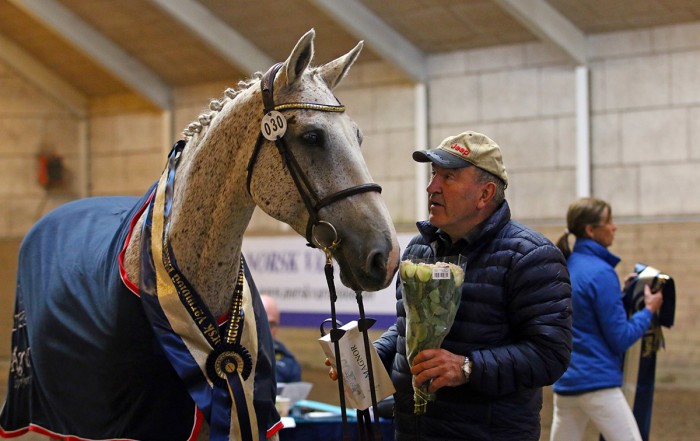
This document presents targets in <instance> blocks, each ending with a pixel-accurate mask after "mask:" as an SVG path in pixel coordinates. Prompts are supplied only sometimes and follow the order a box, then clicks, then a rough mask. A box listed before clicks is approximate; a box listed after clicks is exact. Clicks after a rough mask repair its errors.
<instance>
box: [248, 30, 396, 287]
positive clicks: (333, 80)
mask: <svg viewBox="0 0 700 441" xmlns="http://www.w3.org/2000/svg"><path fill="white" fill-rule="evenodd" d="M314 35H315V34H314V31H313V30H311V31H309V32H308V33H306V34H305V35H304V36H303V37H302V38H301V39H300V40H299V42H298V43H297V45H296V46H295V47H294V49H293V50H292V52H291V54H290V55H289V57H288V58H287V60H286V61H285V62H284V63H282V64H281V65H279V66H277V67H276V68H273V69H272V70H271V71H269V72H268V74H266V77H264V78H263V80H262V81H263V84H262V87H263V94H264V93H265V88H266V87H269V90H267V93H268V94H269V97H267V99H268V101H269V102H268V103H265V107H266V109H265V111H266V112H269V111H271V110H275V109H279V111H280V114H277V115H278V118H279V117H280V115H281V118H283V121H282V123H286V130H284V132H283V133H282V136H281V137H280V139H275V137H274V136H270V137H269V138H270V139H269V140H268V139H262V138H261V140H260V142H259V145H258V146H257V147H258V149H259V150H258V151H256V152H254V153H253V155H254V157H253V160H251V161H250V163H249V167H248V179H249V192H250V195H251V197H252V198H253V200H254V202H255V204H256V205H257V206H258V207H260V208H261V209H262V210H263V211H265V212H266V213H267V214H269V215H270V216H272V217H274V218H276V219H278V220H280V221H282V222H285V223H287V224H289V225H290V226H291V227H292V228H293V229H294V230H295V231H297V232H298V233H299V234H301V235H302V236H305V237H306V238H307V240H309V242H310V243H311V244H312V245H314V246H317V247H319V248H325V251H327V252H330V253H332V256H333V257H334V258H335V259H336V261H337V262H338V264H339V266H340V271H341V273H340V275H341V280H342V281H343V283H344V284H345V285H346V286H348V287H349V288H351V289H353V290H366V291H375V290H378V289H381V288H384V287H386V286H387V285H388V284H389V283H390V282H391V279H392V277H393V275H394V272H395V271H396V268H397V263H398V257H399V247H398V243H397V239H396V233H395V230H394V226H393V223H392V221H391V218H390V216H389V213H388V210H387V208H386V205H385V204H384V201H383V199H382V197H381V195H380V194H379V191H381V188H380V187H379V186H377V185H376V184H373V183H372V180H371V177H370V174H369V171H368V170H367V166H366V164H365V161H364V158H363V156H362V152H361V150H360V145H361V143H362V132H361V131H360V129H359V127H358V126H357V124H355V122H354V121H353V120H352V119H351V118H350V117H349V116H348V115H347V114H346V113H344V107H343V106H342V105H341V104H340V103H339V102H338V100H337V98H336V97H335V96H334V95H333V89H334V88H335V87H336V86H337V85H338V84H339V83H340V81H341V80H342V79H343V77H344V76H345V75H346V74H347V72H348V70H349V69H350V67H351V66H352V64H353V63H354V62H355V60H356V59H357V57H358V55H359V54H360V51H361V49H362V42H360V43H359V44H358V45H357V46H355V48H354V49H352V50H351V51H350V52H348V53H347V54H345V55H343V56H341V57H339V58H337V59H336V60H334V61H331V62H329V63H327V64H324V65H321V66H318V67H312V66H311V61H312V59H313V54H314V46H313V40H314ZM275 72H276V75H275ZM266 80H267V81H268V82H269V85H266V84H265V81H266ZM263 124H264V123H263ZM263 130H265V127H263ZM273 135H274V134H273ZM256 156H257V157H256Z"/></svg>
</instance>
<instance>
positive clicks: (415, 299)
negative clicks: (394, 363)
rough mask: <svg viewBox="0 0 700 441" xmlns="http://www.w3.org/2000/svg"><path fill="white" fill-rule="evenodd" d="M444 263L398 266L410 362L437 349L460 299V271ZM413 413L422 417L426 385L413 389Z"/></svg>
mask: <svg viewBox="0 0 700 441" xmlns="http://www.w3.org/2000/svg"><path fill="white" fill-rule="evenodd" d="M444 260H445V261H441V262H435V263H428V262H426V261H425V260H423V261H417V262H416V261H413V260H404V261H402V262H401V264H400V265H399V276H400V278H401V285H402V287H403V301H404V307H405V309H406V354H407V356H408V362H409V364H410V365H411V366H413V359H414V358H415V356H416V355H417V354H418V353H419V352H420V351H422V350H423V349H433V348H439V347H440V345H441V344H442V341H443V340H444V339H445V336H446V335H447V333H448V332H449V330H450V328H451V327H452V323H453V322H454V318H455V314H457V309H458V308H459V300H460V298H461V295H462V289H461V287H462V282H463V281H464V270H463V269H462V267H460V266H459V265H458V264H454V263H451V262H448V261H447V260H449V259H444ZM413 399H414V402H415V406H414V410H413V411H414V413H415V414H416V415H420V414H424V413H425V411H426V406H427V404H428V401H432V400H434V399H435V396H434V395H433V394H429V393H428V383H427V382H426V383H423V384H422V385H421V386H420V387H418V388H415V389H414V395H413Z"/></svg>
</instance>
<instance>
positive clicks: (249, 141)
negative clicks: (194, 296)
mask: <svg viewBox="0 0 700 441" xmlns="http://www.w3.org/2000/svg"><path fill="white" fill-rule="evenodd" d="M253 96H255V95H253ZM239 98H240V97H239ZM258 100H259V97H258ZM239 101H240V102H239ZM261 107H262V106H261V104H257V103H255V102H254V99H252V98H251V99H248V100H245V99H240V100H239V99H237V100H236V102H235V105H234V103H229V104H228V105H227V106H225V107H224V109H222V110H221V111H220V112H219V114H218V115H217V116H216V117H215V118H214V119H213V120H212V122H211V124H210V126H209V127H208V128H207V129H206V130H205V131H203V132H202V133H201V134H199V135H197V136H195V137H194V138H193V139H192V140H190V141H189V142H188V144H187V145H186V146H185V149H184V151H183V154H182V158H181V160H180V165H179V166H178V169H177V172H176V175H175V184H174V187H175V191H174V196H173V206H172V212H171V222H170V228H169V240H170V243H171V245H172V249H173V254H174V255H175V258H176V260H177V264H178V267H179V269H180V271H181V272H182V274H184V276H185V277H186V278H187V279H188V280H189V281H190V283H191V285H192V287H193V288H194V289H195V291H196V292H197V293H198V294H199V295H200V296H201V298H202V300H203V301H204V303H205V304H206V305H207V307H208V308H209V310H210V311H211V312H212V314H214V315H215V316H219V315H222V314H225V313H226V312H227V311H228V309H229V308H230V301H231V300H230V298H231V295H232V294H233V289H234V287H235V281H236V277H237V275H238V269H239V264H240V256H241V244H242V241H243V234H244V232H245V230H246V228H247V226H248V223H249V222H250V219H251V216H252V214H253V210H254V209H255V204H254V203H253V201H252V199H251V198H250V196H249V194H248V191H247V187H246V171H247V170H246V169H247V163H248V159H249V157H250V155H251V152H252V150H253V147H254V146H255V142H256V139H257V134H258V132H259V130H260V129H259V127H260V125H259V124H260V121H259V115H260V112H261ZM139 233H140V231H139ZM136 239H137V240H138V241H140V234H139V235H138V237H137V238H136ZM131 247H132V245H131V244H130V248H131ZM136 249H138V248H136ZM132 252H136V251H135V250H132ZM127 271H128V272H129V274H131V270H129V268H127Z"/></svg>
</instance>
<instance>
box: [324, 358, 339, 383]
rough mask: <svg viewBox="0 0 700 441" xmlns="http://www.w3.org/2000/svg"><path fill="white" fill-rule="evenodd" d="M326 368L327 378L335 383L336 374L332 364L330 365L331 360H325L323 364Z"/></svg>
mask: <svg viewBox="0 0 700 441" xmlns="http://www.w3.org/2000/svg"><path fill="white" fill-rule="evenodd" d="M324 363H325V365H326V366H330V368H331V369H330V370H329V371H328V376H329V377H331V380H333V381H336V380H338V372H336V371H335V368H333V364H332V363H331V360H330V359H329V358H326V361H325V362H324Z"/></svg>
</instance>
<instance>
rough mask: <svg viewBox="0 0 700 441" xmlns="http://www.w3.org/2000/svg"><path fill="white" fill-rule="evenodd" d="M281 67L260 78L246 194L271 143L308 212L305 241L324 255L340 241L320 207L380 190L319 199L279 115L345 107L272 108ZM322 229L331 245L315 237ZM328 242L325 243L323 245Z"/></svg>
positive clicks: (370, 187)
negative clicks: (258, 121) (261, 108)
mask: <svg viewBox="0 0 700 441" xmlns="http://www.w3.org/2000/svg"><path fill="white" fill-rule="evenodd" d="M283 65H284V64H283V63H277V64H275V65H274V66H272V67H271V68H270V69H269V70H268V71H267V72H266V73H265V75H263V77H262V79H261V81H260V88H261V91H262V99H263V104H264V106H265V110H264V116H263V119H262V123H261V129H260V134H259V135H258V140H257V142H256V143H255V148H254V149H253V154H252V156H251V157H250V160H249V161H248V170H247V179H246V185H247V188H248V194H251V193H250V182H251V180H252V177H253V169H254V167H255V162H256V161H257V158H258V155H259V153H260V150H261V148H262V144H263V139H267V140H270V141H274V142H275V145H276V146H277V151H279V153H280V156H281V157H282V162H283V164H284V165H285V167H287V170H289V174H290V175H291V176H292V179H293V180H294V185H296V187H297V190H298V191H299V195H300V196H301V199H302V201H304V205H305V206H306V210H307V211H308V212H309V222H308V223H307V225H306V240H307V241H308V242H309V245H310V246H312V247H316V246H318V247H320V248H322V249H323V250H324V251H325V252H326V254H327V255H328V253H329V252H330V250H333V249H335V248H336V247H337V246H338V244H339V243H340V238H339V237H338V232H337V230H336V229H335V227H334V226H333V225H332V224H331V223H330V222H327V221H323V220H321V219H320V217H319V211H321V209H322V208H323V207H326V206H328V205H331V204H333V203H334V202H337V201H339V200H341V199H345V198H347V197H350V196H353V195H356V194H359V193H365V192H368V191H376V192H379V193H381V191H382V187H380V186H379V185H377V184H375V183H366V184H360V185H356V186H354V187H350V188H346V189H344V190H340V191H338V192H336V193H332V194H330V195H328V196H326V197H324V198H320V197H319V196H318V194H317V193H316V191H315V190H314V188H313V187H312V186H311V183H310V182H309V179H308V177H307V176H306V175H305V174H304V172H303V171H302V169H301V167H300V166H299V163H298V162H297V160H296V158H295V157H294V155H293V154H292V152H291V150H289V148H288V146H287V142H286V141H285V137H284V134H285V132H286V128H287V121H286V118H285V117H284V116H283V115H282V114H281V112H283V111H286V110H293V109H301V110H316V111H319V112H338V113H342V112H345V106H343V105H340V104H338V105H329V104H319V103H303V102H297V103H285V104H278V105H275V100H274V96H273V92H274V82H275V76H276V75H277V72H278V71H279V70H280V68H281V67H282V66H283ZM321 225H323V226H325V227H326V228H329V229H330V230H331V231H332V235H333V237H334V239H333V240H332V242H331V243H324V241H322V240H321V239H320V238H318V237H317V236H316V235H315V228H316V227H318V226H321ZM325 242H327V241H325Z"/></svg>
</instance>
